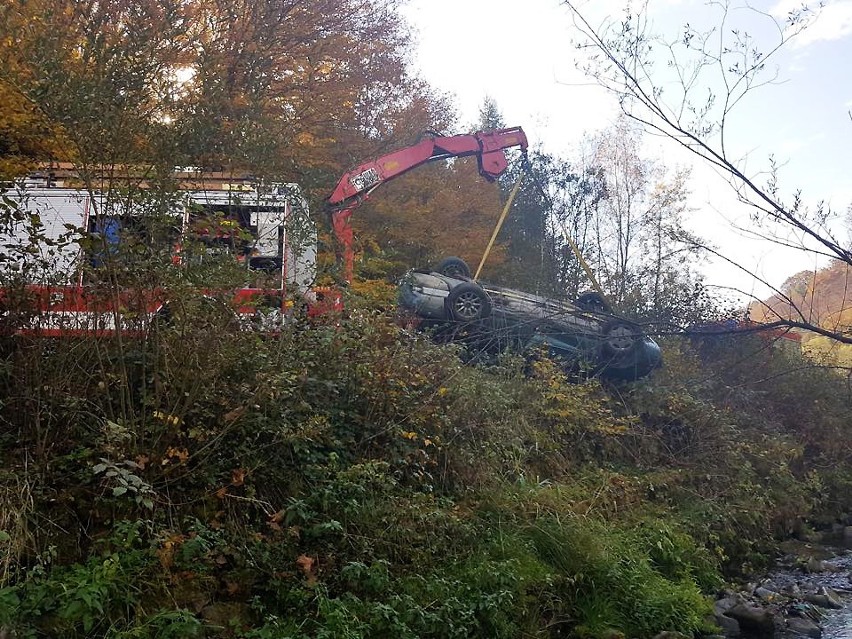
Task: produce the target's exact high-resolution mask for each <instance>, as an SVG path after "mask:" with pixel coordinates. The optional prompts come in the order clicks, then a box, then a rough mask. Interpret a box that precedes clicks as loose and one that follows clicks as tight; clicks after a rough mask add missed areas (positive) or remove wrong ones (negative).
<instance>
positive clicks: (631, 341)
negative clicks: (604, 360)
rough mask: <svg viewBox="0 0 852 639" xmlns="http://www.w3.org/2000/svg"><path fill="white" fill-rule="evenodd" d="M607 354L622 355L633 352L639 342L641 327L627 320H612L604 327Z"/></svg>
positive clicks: (604, 345)
mask: <svg viewBox="0 0 852 639" xmlns="http://www.w3.org/2000/svg"><path fill="white" fill-rule="evenodd" d="M602 334H603V339H604V341H603V351H604V354H605V355H610V356H622V355H626V354H628V353H630V352H632V351H633V350H634V349H635V348H636V344H637V343H638V342H639V339H640V333H639V329H638V327H636V326H633V325H632V324H628V323H627V322H621V321H615V322H610V323H609V324H607V325H606V326H604V329H603V332H602Z"/></svg>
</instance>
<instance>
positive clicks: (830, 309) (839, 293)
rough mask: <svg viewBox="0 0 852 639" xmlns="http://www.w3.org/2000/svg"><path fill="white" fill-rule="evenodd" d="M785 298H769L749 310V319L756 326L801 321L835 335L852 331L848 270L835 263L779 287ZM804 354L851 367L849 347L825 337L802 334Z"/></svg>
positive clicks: (851, 271) (850, 275)
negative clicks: (753, 321) (759, 323)
mask: <svg viewBox="0 0 852 639" xmlns="http://www.w3.org/2000/svg"><path fill="white" fill-rule="evenodd" d="M781 292H782V293H783V294H784V295H786V296H787V298H788V299H784V297H783V296H781V295H773V296H772V297H770V298H769V299H767V300H764V301H763V302H754V303H752V304H751V305H750V306H749V316H750V317H751V319H753V320H755V321H758V322H773V321H777V320H779V319H792V320H804V321H807V322H812V323H814V324H816V325H818V326H821V327H822V328H825V329H828V330H830V331H835V332H849V331H850V330H852V267H850V266H849V265H848V264H846V263H844V262H839V261H835V262H834V263H832V264H831V265H830V266H828V267H827V268H824V269H821V270H819V271H802V272H801V273H797V274H796V275H793V276H792V277H790V278H789V279H788V280H787V281H786V282H785V283H784V284H783V286H782V287H781ZM802 346H803V348H804V350H805V352H806V353H809V354H810V355H812V356H816V357H819V358H825V359H827V360H829V361H832V362H835V363H838V364H840V365H843V366H851V365H852V346H850V345H845V344H838V343H836V342H834V341H832V340H830V339H829V338H827V337H823V336H820V335H816V334H813V333H808V332H803V333H802Z"/></svg>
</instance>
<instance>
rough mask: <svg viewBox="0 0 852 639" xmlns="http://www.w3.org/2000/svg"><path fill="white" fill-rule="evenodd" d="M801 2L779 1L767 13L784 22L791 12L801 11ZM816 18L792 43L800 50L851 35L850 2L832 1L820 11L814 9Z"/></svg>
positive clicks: (795, 0)
mask: <svg viewBox="0 0 852 639" xmlns="http://www.w3.org/2000/svg"><path fill="white" fill-rule="evenodd" d="M801 7H802V2H801V0H780V1H779V2H778V3H776V4H775V6H774V7H772V9H770V10H769V12H770V13H771V14H772V15H773V16H775V17H776V18H778V19H779V20H784V19H786V17H787V16H788V14H789V13H790V12H791V11H795V10H797V9H801ZM816 11H817V12H818V16H817V18H816V19H815V20H814V21H813V22H812V23H811V24H810V25H808V27H807V28H806V29H805V30H804V31H803V32H802V33H801V34H800V35H798V36H796V38H795V39H794V40H793V41H792V44H793V46H794V47H795V48H798V49H801V48H802V47H806V46H808V45H811V44H814V43H816V42H825V41H830V40H840V39H842V38H845V37H846V36H848V35H850V34H852V0H834V1H833V2H828V3H826V6H825V7H823V8H822V9H816Z"/></svg>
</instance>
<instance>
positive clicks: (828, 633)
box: [770, 545, 852, 639]
mask: <svg viewBox="0 0 852 639" xmlns="http://www.w3.org/2000/svg"><path fill="white" fill-rule="evenodd" d="M825 551H826V553H825V554H826V555H828V556H827V557H826V559H825V560H824V564H825V567H826V568H827V570H826V571H824V572H817V573H811V574H803V573H802V572H801V571H795V570H792V569H787V570H780V571H778V572H775V573H773V574H772V575H771V577H770V579H771V581H772V583H773V584H775V585H778V586H785V585H789V584H793V583H802V582H803V581H805V580H806V581H808V582H810V583H812V584H815V585H818V586H826V587H828V588H831V589H832V590H834V591H835V592H836V593H837V594H839V595H840V598H841V599H842V601H843V604H844V607H843V608H842V609H840V610H824V611H823V612H824V617H823V618H822V619H821V620H820V622H819V623H820V626H821V627H822V637H821V639H852V550H850V549H849V546H848V545H847V547H846V548H832V547H826V548H825Z"/></svg>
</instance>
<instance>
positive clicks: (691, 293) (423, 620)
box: [0, 0, 852, 639]
mask: <svg viewBox="0 0 852 639" xmlns="http://www.w3.org/2000/svg"><path fill="white" fill-rule="evenodd" d="M398 4H399V3H398V2H396V1H395V0H323V1H321V2H314V3H304V2H299V1H296V0H292V1H285V2H280V1H276V2H269V1H267V0H240V1H239V2H231V3H220V2H213V1H210V0H191V1H186V2H159V3H152V2H143V3H128V2H121V1H118V2H109V3H105V2H100V1H94V0H91V1H90V0H85V1H84V0H74V1H71V0H36V1H32V2H19V3H5V4H4V5H2V7H0V18H2V19H0V36H2V37H0V52H1V53H2V55H0V96H2V97H3V99H2V100H0V182H1V183H3V184H4V185H5V184H8V183H9V182H10V181H11V180H13V179H17V178H21V177H22V176H25V175H27V174H28V173H29V172H31V171H32V170H33V169H35V168H39V167H41V168H42V169H43V172H42V174H41V177H42V178H43V179H44V180H48V179H49V178H50V176H51V174H50V171H51V170H54V169H55V170H59V168H62V170H65V171H70V169H69V168H68V167H69V166H71V165H73V174H74V176H75V177H74V179H72V180H69V183H68V185H70V186H73V187H75V188H77V187H78V188H80V189H82V190H90V191H99V190H108V191H109V192H110V193H112V194H118V195H120V196H121V197H120V199H121V201H122V202H127V203H128V205H129V203H132V202H136V203H137V204H138V203H140V202H143V203H146V202H147V203H150V205H151V208H152V209H157V210H158V211H160V212H164V211H165V210H168V209H169V206H165V205H164V203H166V202H174V199H175V198H176V197H178V195H179V190H180V186H181V185H180V184H178V183H177V182H176V180H175V179H174V169H175V167H183V168H185V169H191V170H192V171H194V170H195V169H196V168H197V169H199V171H202V172H203V171H217V172H222V173H225V174H226V173H228V172H229V171H231V172H233V173H234V174H235V175H237V174H238V175H241V176H247V175H251V176H253V177H254V178H256V179H257V180H258V182H260V183H264V184H269V183H297V184H299V185H300V187H301V188H302V189H303V190H304V192H305V193H306V194H307V195H308V197H309V200H310V202H311V204H312V210H313V211H315V212H316V217H317V218H318V220H319V219H320V218H321V210H322V209H321V204H322V198H323V197H324V196H326V195H328V191H329V189H330V187H331V186H332V185H333V184H334V182H335V181H336V180H337V179H338V177H339V176H340V175H341V174H342V172H343V171H344V170H345V169H347V168H349V167H350V166H351V165H353V164H355V163H357V162H360V161H362V160H364V159H365V158H368V157H372V156H375V155H377V154H380V153H385V152H387V151H388V150H391V149H396V148H399V147H401V146H404V145H406V144H411V143H412V142H413V141H414V140H416V139H417V136H418V135H421V134H423V132H424V131H429V130H432V131H435V130H437V131H441V132H459V131H462V130H467V129H468V128H475V125H474V127H469V126H468V124H466V123H465V124H461V123H459V122H458V118H457V117H456V114H455V113H454V109H453V106H452V104H451V103H450V101H449V100H448V99H447V98H446V96H443V95H441V94H440V93H439V92H437V91H436V90H434V89H433V88H432V87H429V86H428V85H427V84H426V83H425V82H423V81H422V80H421V79H419V78H417V77H416V75H415V74H413V73H412V72H411V70H410V69H409V68H408V66H407V60H409V59H410V57H411V39H410V36H409V34H408V32H407V29H406V27H405V24H404V22H403V21H402V20H401V18H400V15H399V13H398ZM480 124H481V126H482V128H489V127H494V126H499V125H501V124H502V123H501V120H500V116H499V111H498V110H497V108H496V105H494V104H493V103H489V102H486V104H485V107H484V108H483V113H482V122H481V123H480ZM508 124H510V125H518V124H525V123H518V122H511V123H508ZM588 144H589V145H590V150H589V153H588V154H587V157H588V158H589V160H588V162H577V163H569V162H567V161H565V160H563V159H560V158H559V157H557V156H555V155H550V154H549V153H546V152H544V151H543V150H535V151H534V152H532V153H531V154H530V155H531V157H530V163H531V166H532V167H533V171H534V174H535V175H534V177H533V179H527V181H526V182H525V183H524V185H523V187H522V189H521V191H520V193H519V196H518V200H517V203H516V205H515V207H514V208H513V210H512V211H511V212H510V214H509V216H508V219H507V221H506V225H505V227H504V231H503V232H502V234H501V235H500V236H499V237H498V238H497V242H496V244H495V247H494V249H493V251H492V253H491V256H490V257H489V261H488V264H487V265H486V270H485V277H486V279H489V278H493V280H494V281H495V282H498V283H500V284H505V285H510V286H511V285H514V286H517V287H519V288H524V289H525V290H529V291H531V292H539V293H542V294H547V295H553V296H558V297H565V298H572V297H573V296H574V295H575V294H576V293H577V292H579V291H581V290H585V289H588V288H589V287H590V285H591V280H590V278H589V276H588V273H587V272H586V271H585V269H583V268H582V264H581V263H580V261H579V260H576V259H575V258H574V257H572V256H573V253H572V252H571V251H570V247H569V245H568V244H567V243H566V241H565V235H566V234H568V235H570V236H571V237H572V238H574V240H575V245H576V246H577V247H579V249H578V250H579V251H580V252H581V253H582V254H583V255H585V259H586V261H587V263H589V264H591V266H592V269H593V270H594V272H595V273H596V274H597V277H598V279H599V283H600V284H601V286H602V287H603V289H604V292H605V293H607V294H608V296H609V298H610V299H611V300H612V301H613V303H614V305H615V307H616V308H618V310H619V311H620V312H622V313H625V314H628V315H630V316H631V317H632V318H635V319H637V320H638V321H641V322H642V323H643V324H644V325H645V326H646V327H647V328H648V330H649V332H651V333H653V334H654V337H655V339H658V340H659V341H660V343H661V345H662V347H663V351H664V359H665V366H664V368H662V369H661V370H659V371H655V372H654V373H653V374H652V375H651V376H649V377H648V378H647V379H644V380H642V381H639V382H636V383H633V384H629V385H610V384H606V383H604V382H602V381H600V380H598V379H594V378H589V379H586V378H578V377H577V376H576V375H574V376H573V377H571V378H568V377H567V376H566V375H565V374H564V373H563V372H562V371H561V370H560V369H559V367H558V366H557V365H556V364H554V363H552V362H549V361H548V360H547V359H546V358H530V360H529V361H527V360H524V359H522V358H520V357H516V356H505V357H502V358H500V359H498V360H495V361H489V362H487V363H486V362H480V363H478V364H473V363H469V364H466V363H464V361H465V360H469V359H470V358H466V357H460V352H459V351H458V349H457V348H456V347H455V346H452V345H436V344H434V343H432V342H431V341H430V340H429V338H428V336H426V335H416V334H413V333H411V332H408V331H406V330H403V329H401V328H400V327H399V326H398V325H397V323H396V322H395V318H394V308H393V301H392V297H393V285H392V284H390V283H391V282H393V281H395V279H396V278H398V276H399V275H401V274H402V273H403V272H404V271H405V270H406V269H408V268H411V267H415V266H419V267H423V266H426V265H428V264H429V263H431V262H433V261H434V260H435V259H436V258H439V257H445V256H447V255H459V256H461V257H463V258H466V259H468V260H469V261H470V262H471V263H477V262H478V260H479V258H480V257H481V256H482V253H483V251H484V249H485V246H486V245H487V243H488V239H489V237H490V234H491V232H492V230H493V228H494V223H495V221H496V218H497V216H498V214H499V210H500V208H501V204H500V203H501V196H505V195H506V192H507V191H508V190H509V187H510V186H511V183H512V182H513V180H511V181H510V180H507V184H502V185H501V184H488V183H485V182H484V181H482V180H480V179H479V177H478V175H477V173H476V168H475V166H474V164H473V163H470V162H465V161H457V162H449V163H447V162H442V163H436V164H431V165H429V166H428V167H423V168H422V169H421V170H419V171H418V172H416V173H412V174H411V176H407V177H406V178H405V180H404V181H402V180H401V181H397V182H395V183H394V184H393V185H389V186H388V188H387V189H385V190H384V191H383V192H382V194H381V197H379V196H378V195H377V196H376V197H375V198H374V199H373V200H371V202H370V205H369V206H364V207H362V208H360V209H359V212H358V214H357V215H356V216H354V223H355V226H356V237H357V238H358V239H357V247H356V248H357V268H358V278H357V279H356V281H355V282H353V283H352V286H351V287H349V289H348V293H347V299H346V300H345V308H346V312H345V313H343V314H339V315H333V314H332V315H325V316H323V317H321V318H311V319H308V318H301V317H298V312H297V313H296V314H295V316H294V317H293V318H292V319H291V320H290V321H288V322H287V323H286V324H285V325H284V326H283V328H282V330H281V331H280V332H279V333H277V334H275V335H270V334H266V335H261V334H259V333H257V332H252V331H242V330H236V328H235V327H234V326H233V322H224V323H223V322H221V321H220V320H221V316H218V319H217V318H216V317H213V318H211V317H209V315H207V313H206V312H209V310H210V307H209V305H206V304H204V303H200V304H197V303H193V300H195V301H198V299H199V297H200V296H201V294H202V293H201V291H202V290H205V291H209V290H211V289H225V288H228V287H232V286H234V285H236V284H240V283H241V282H242V281H243V280H242V279H241V278H244V277H245V271H241V270H239V269H236V267H235V265H234V264H232V263H230V262H229V264H231V268H228V267H227V266H226V265H225V262H215V261H214V262H213V263H212V264H205V268H208V266H209V270H207V271H205V272H204V276H203V277H198V278H196V279H195V280H193V279H192V278H190V277H187V276H186V274H187V269H184V270H180V269H176V268H174V265H173V264H172V263H171V262H172V260H171V248H172V247H171V246H165V245H160V246H158V245H157V244H156V243H153V242H141V243H137V244H136V245H134V246H133V249H134V252H133V255H132V258H133V259H132V261H128V262H125V263H124V266H123V267H122V265H121V263H120V262H121V261H120V260H118V259H115V260H113V262H114V264H113V266H116V265H118V266H117V268H118V267H121V268H124V267H127V268H124V270H121V271H120V276H121V277H113V278H112V280H111V281H112V282H113V283H114V284H116V286H117V285H118V284H119V283H120V285H121V286H123V287H127V288H128V289H134V287H135V290H168V291H169V292H170V294H171V295H172V298H171V299H173V300H181V301H183V302H184V303H185V304H186V307H187V310H186V312H181V313H175V314H174V316H173V317H171V318H170V321H169V322H164V323H163V324H162V325H158V326H154V327H152V328H153V330H151V331H149V332H148V333H147V334H145V335H144V336H138V335H137V336H130V335H122V336H120V337H98V336H90V337H74V338H62V339H54V338H33V337H26V336H20V335H18V336H12V335H9V334H8V333H9V332H10V331H7V330H5V329H6V328H8V327H9V323H10V319H11V318H15V317H17V318H19V319H20V318H21V317H23V318H27V317H28V314H29V313H31V312H33V309H32V308H31V305H28V304H27V300H26V299H25V298H21V299H18V298H16V297H14V296H10V295H9V294H8V293H7V294H6V295H5V297H4V299H3V308H0V637H4V638H5V637H64V638H69V639H70V638H76V637H110V638H119V637H121V638H131V637H133V638H154V637H163V638H166V637H172V638H177V637H233V638H245V639H265V638H269V639H271V638H276V639H278V638H286V637H289V638H293V639H297V638H298V639H302V638H317V639H320V638H334V639H356V638H364V639H366V638H373V637H399V638H414V637H434V638H462V637H464V638H469V637H481V638H483V639H484V638H489V639H490V638H500V637H505V638H509V637H569V636H571V637H580V638H589V639H591V638H604V637H608V638H610V639H615V638H617V637H637V638H639V637H653V636H654V635H655V634H656V633H658V632H660V631H664V630H677V631H682V632H685V633H690V632H692V633H708V634H713V633H714V632H715V629H714V628H713V627H712V621H708V614H709V613H710V612H711V605H710V599H709V598H708V597H709V596H710V595H712V594H713V593H714V592H715V591H716V590H717V589H718V588H720V587H721V586H722V585H723V584H724V582H725V581H726V580H734V579H740V578H743V577H745V576H748V575H751V574H754V573H755V571H759V570H761V569H762V568H764V567H765V566H767V565H768V563H769V562H770V561H771V560H772V557H773V554H772V549H773V545H774V544H775V543H776V542H777V541H778V540H780V539H783V538H785V537H786V536H789V535H791V534H800V533H802V532H806V530H807V528H808V527H820V526H822V525H827V524H830V523H833V522H842V523H850V522H849V521H848V520H847V518H848V516H849V513H852V490H850V487H852V474H850V471H849V468H850V466H849V462H850V455H852V450H850V447H849V443H848V442H849V438H848V436H847V434H846V429H847V428H848V425H849V415H850V392H849V386H848V380H847V379H846V378H844V377H842V376H841V375H840V374H839V373H838V372H837V371H836V370H833V369H830V368H820V367H816V366H815V365H813V364H812V363H811V362H810V361H809V360H807V359H804V358H802V357H801V356H800V355H799V354H798V353H796V352H788V351H786V350H784V349H781V348H776V344H775V343H774V342H773V340H772V339H765V338H764V337H761V334H759V333H750V332H748V331H741V332H739V333H736V332H735V333H734V334H731V335H717V336H715V337H713V336H709V337H708V336H705V337H704V339H703V340H701V341H696V340H695V339H691V338H689V337H687V336H686V335H687V334H686V333H684V332H683V331H682V330H681V329H683V328H684V327H687V326H690V325H695V324H700V323H703V322H713V321H715V320H718V319H720V318H725V317H727V315H726V313H725V312H724V311H720V310H718V309H717V306H719V305H720V304H721V303H719V302H717V301H716V300H714V299H712V296H711V295H710V294H709V292H708V290H707V288H706V287H704V286H703V284H702V281H701V277H700V274H699V271H698V269H697V265H698V264H699V263H700V260H701V252H700V251H699V250H698V249H696V248H695V246H697V243H696V242H695V241H694V239H695V238H692V237H691V235H690V233H689V232H687V231H686V230H685V225H686V220H687V218H688V215H689V213H690V211H689V210H688V207H687V206H686V196H687V194H688V177H689V176H688V175H687V174H686V173H684V172H674V173H672V172H669V171H667V170H666V168H665V167H663V166H661V165H658V164H654V163H650V162H648V161H645V160H643V159H642V158H641V157H640V155H641V154H639V153H638V149H639V148H640V147H641V144H640V132H638V131H636V130H635V129H633V128H632V127H629V126H627V125H626V124H625V123H624V122H621V123H617V125H616V126H615V128H614V129H613V131H612V132H610V133H602V134H600V135H599V136H595V137H594V138H592V139H590V140H589V143H588ZM580 155H583V154H580ZM58 163H63V164H62V165H61V166H60V164H58ZM45 167H47V168H45ZM514 172H515V167H513V168H512V171H510V173H514ZM511 177H512V178H514V177H517V176H516V175H512V176H511ZM619 185H620V186H621V187H623V188H625V189H626V190H625V191H617V190H616V189H618V188H619ZM501 187H502V191H501ZM622 196H624V197H622ZM622 201H629V202H631V203H632V205H631V206H632V208H631V207H627V208H625V207H624V206H621V205H620V204H619V203H620V202H622ZM13 224H18V225H24V226H27V225H29V228H30V229H31V230H32V231H33V236H34V237H37V236H39V235H41V236H42V238H43V233H41V230H40V226H39V225H40V221H39V219H38V216H37V215H33V216H31V215H29V213H28V212H26V211H23V210H20V209H19V208H18V207H17V206H16V205H15V202H13V201H12V200H10V199H7V198H4V199H2V201H0V227H2V228H1V229H0V230H2V231H3V232H4V233H6V232H7V230H8V229H9V228H11V226H12V225H13ZM81 231H82V233H83V235H84V237H85V234H86V231H87V229H82V230H81ZM326 239H328V238H321V241H322V240H326ZM85 243H86V241H85V240H84V241H83V244H84V245H85ZM125 244H127V243H125ZM164 246H165V248H164ZM53 248H55V247H53ZM81 248H86V247H85V246H81ZM321 248H323V249H325V250H324V251H323V252H322V254H321V258H320V261H321V264H322V265H327V264H329V263H331V262H332V261H333V260H332V258H331V254H332V253H333V251H332V247H331V246H330V245H328V244H325V245H323V246H321ZM48 253H49V251H48ZM23 254H27V255H28V256H29V257H30V258H33V259H35V257H33V256H38V255H40V253H39V251H37V250H35V248H34V246H32V245H30V244H27V243H24V244H20V243H19V244H17V245H16V244H15V243H5V242H4V244H3V246H0V262H2V263H3V264H9V263H12V264H15V263H17V262H23V261H24V260H21V259H19V258H21V256H22V255H23ZM128 264H129V267H128ZM219 267H221V268H219ZM237 271H239V272H237ZM20 274H21V273H20V270H19V272H18V273H17V274H16V275H15V276H12V277H10V278H7V275H8V273H7V272H6V271H4V275H3V278H4V279H3V282H2V284H3V285H4V286H6V285H10V284H20V283H21V281H20V278H19V277H17V276H19V275H20ZM66 275H67V274H66ZM113 275H115V273H113ZM324 275H325V277H326V279H325V280H322V283H327V282H326V280H327V279H329V278H328V274H327V273H326V274H324ZM106 279H107V280H109V278H106ZM107 288H108V290H107V291H106V293H107V294H110V295H113V296H116V294H117V290H116V288H109V287H107ZM18 290H23V289H18ZM711 619H712V617H711Z"/></svg>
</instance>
